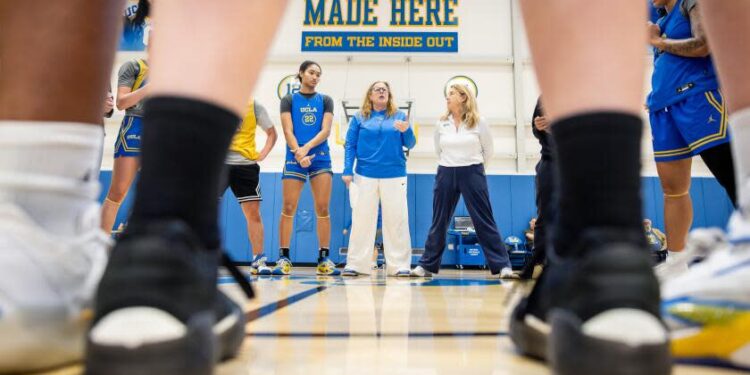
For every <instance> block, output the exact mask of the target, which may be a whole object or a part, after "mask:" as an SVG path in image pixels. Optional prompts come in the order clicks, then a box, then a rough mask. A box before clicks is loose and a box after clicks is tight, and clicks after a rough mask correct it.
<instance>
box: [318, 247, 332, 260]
mask: <svg viewBox="0 0 750 375" xmlns="http://www.w3.org/2000/svg"><path fill="white" fill-rule="evenodd" d="M329 252H330V251H329V250H328V248H327V247H321V248H320V250H318V259H323V258H328V253H329Z"/></svg>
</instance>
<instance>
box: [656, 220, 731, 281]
mask: <svg viewBox="0 0 750 375" xmlns="http://www.w3.org/2000/svg"><path fill="white" fill-rule="evenodd" d="M725 246H727V242H726V238H725V237H724V232H722V231H721V230H720V229H717V228H701V229H695V230H693V231H691V232H690V235H689V236H688V241H687V245H686V246H685V250H684V251H682V252H678V253H675V252H669V253H668V255H667V257H666V260H664V261H663V262H662V263H660V264H658V265H657V266H656V267H655V268H654V271H655V272H656V276H657V277H658V278H659V281H661V282H662V283H664V282H666V281H668V280H670V279H674V278H677V277H679V276H680V275H682V274H684V273H686V272H687V271H688V268H689V267H690V266H691V265H692V264H695V263H699V262H700V261H701V260H703V259H705V258H706V257H708V256H709V255H710V253H711V251H713V250H714V249H720V248H722V247H725Z"/></svg>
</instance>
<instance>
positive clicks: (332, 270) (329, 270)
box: [316, 257, 341, 276]
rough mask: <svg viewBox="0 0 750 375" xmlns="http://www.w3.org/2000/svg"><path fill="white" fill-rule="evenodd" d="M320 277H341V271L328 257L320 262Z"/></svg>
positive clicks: (318, 272)
mask: <svg viewBox="0 0 750 375" xmlns="http://www.w3.org/2000/svg"><path fill="white" fill-rule="evenodd" d="M316 274H317V275H318V276H339V275H341V271H339V270H337V269H336V263H333V261H331V259H329V258H328V257H325V258H322V259H319V260H318V269H317V271H316Z"/></svg>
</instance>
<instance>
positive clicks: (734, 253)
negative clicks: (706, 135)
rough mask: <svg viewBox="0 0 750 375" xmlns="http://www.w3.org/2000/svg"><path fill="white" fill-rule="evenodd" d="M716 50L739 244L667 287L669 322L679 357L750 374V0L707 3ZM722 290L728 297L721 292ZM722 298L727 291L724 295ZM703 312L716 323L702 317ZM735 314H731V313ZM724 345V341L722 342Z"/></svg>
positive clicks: (733, 235) (733, 231)
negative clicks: (733, 177) (728, 133)
mask: <svg viewBox="0 0 750 375" xmlns="http://www.w3.org/2000/svg"><path fill="white" fill-rule="evenodd" d="M698 6H699V7H700V10H701V15H702V16H703V21H704V25H705V27H706V31H707V33H708V39H709V45H710V46H711V53H712V56H713V58H714V62H715V64H716V68H717V71H718V73H719V81H720V83H721V87H722V94H724V95H726V96H725V97H726V103H727V106H728V115H729V125H730V127H731V130H732V141H731V142H732V151H733V153H734V165H735V173H736V189H737V195H738V200H737V208H738V210H737V211H736V212H735V214H734V215H733V216H732V219H731V220H730V224H729V239H730V241H731V246H728V247H724V249H723V250H722V249H717V251H716V252H715V254H714V255H712V256H710V257H709V258H708V259H707V260H704V261H703V262H701V263H699V264H697V265H695V266H693V267H691V268H690V270H689V271H688V272H687V273H686V274H685V275H683V276H682V277H679V278H676V279H674V280H671V281H670V282H668V283H667V284H665V285H664V286H663V288H662V292H663V298H664V304H663V306H662V308H663V311H664V312H665V313H666V320H667V323H668V324H669V325H670V328H671V329H672V330H673V331H674V332H675V333H676V334H675V335H673V339H672V340H673V341H672V351H673V353H674V355H675V356H676V357H677V358H678V359H692V360H703V361H711V362H714V363H716V362H717V361H719V362H720V363H723V364H730V365H734V366H740V367H743V368H747V369H750V355H749V354H748V353H750V350H749V348H750V334H748V333H749V332H750V330H749V329H747V327H748V322H750V318H749V317H750V310H748V308H747V306H748V305H750V299H748V296H750V290H748V285H750V222H748V219H747V215H748V210H750V184H749V183H748V182H749V181H750V75H749V74H748V72H747V66H748V64H750V44H748V43H747V38H743V37H739V36H743V35H748V33H750V2H747V1H744V0H723V1H700V2H699V5H698ZM719 291H720V292H719ZM719 293H720V294H719ZM691 311H701V312H703V313H704V315H703V316H706V317H710V318H708V319H698V317H697V316H695V315H691V314H690V312H691ZM727 312H729V314H727ZM717 343H721V344H720V345H719V344H717Z"/></svg>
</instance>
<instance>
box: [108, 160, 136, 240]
mask: <svg viewBox="0 0 750 375" xmlns="http://www.w3.org/2000/svg"><path fill="white" fill-rule="evenodd" d="M139 165H140V161H139V159H138V157H134V156H127V157H125V156H123V157H119V158H116V159H115V162H114V165H113V166H112V182H111V183H110V185H109V191H108V192H107V197H106V198H105V199H104V203H102V223H101V227H102V230H103V231H105V232H106V233H109V232H111V231H112V226H113V225H114V224H115V219H116V218H117V212H118V211H119V210H120V204H122V201H123V200H124V199H125V197H126V196H127V195H128V190H130V185H131V184H132V183H133V179H135V175H136V174H137V173H138V166H139Z"/></svg>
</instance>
